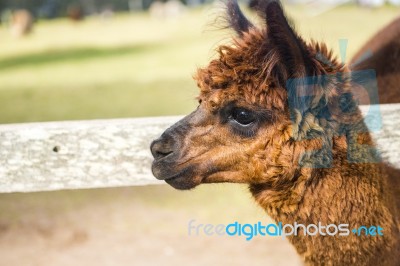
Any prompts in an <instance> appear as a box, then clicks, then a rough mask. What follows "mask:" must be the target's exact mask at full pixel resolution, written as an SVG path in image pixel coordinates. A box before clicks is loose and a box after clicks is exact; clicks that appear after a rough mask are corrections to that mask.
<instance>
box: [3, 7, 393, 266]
mask: <svg viewBox="0 0 400 266" xmlns="http://www.w3.org/2000/svg"><path fill="white" fill-rule="evenodd" d="M398 4H399V3H398V2H396V0H391V1H389V2H388V1H381V0H362V1H358V2H357V1H343V0H326V1H296V0H290V1H287V2H284V5H285V7H286V10H287V12H288V14H289V16H290V17H292V18H293V20H294V22H295V25H296V28H297V30H298V31H299V32H300V33H301V35H302V36H303V37H305V38H306V39H308V40H310V39H311V38H313V39H316V40H320V41H324V42H326V43H327V44H328V46H329V47H331V48H332V49H334V50H335V52H336V54H337V55H339V54H340V56H341V57H342V58H343V60H344V61H348V60H350V58H351V56H352V55H353V54H354V53H355V52H356V51H357V49H359V48H360V47H361V45H362V44H363V43H365V42H366V41H367V39H368V38H369V37H371V36H372V35H373V34H374V33H375V32H376V31H377V30H378V29H380V28H382V27H383V26H385V25H386V24H388V23H389V22H390V21H392V20H393V19H394V18H396V17H397V16H398V14H399V8H398V7H397V5H398ZM241 5H242V6H243V7H244V9H245V12H246V13H247V14H248V15H249V17H250V18H252V19H253V20H255V21H258V19H257V18H256V17H255V15H254V14H253V13H252V12H251V11H249V10H248V9H247V8H246V7H247V5H248V3H247V2H241ZM222 13H223V10H222V9H221V6H220V5H219V4H217V3H215V2H211V1H209V0H187V1H183V2H180V1H174V0H171V1H168V2H156V1H154V0H71V1H69V0H0V14H1V15H0V123H2V124H5V123H24V122H38V121H57V120H76V119H104V118H122V117H142V116H163V115H183V114H187V113H189V112H190V111H191V110H192V109H193V108H195V106H196V101H195V100H194V97H195V96H196V94H197V89H196V86H195V83H194V82H193V81H192V78H191V76H192V74H193V73H194V72H195V70H196V68H197V67H201V66H205V65H206V64H207V62H208V61H210V60H211V59H212V58H214V57H215V56H216V52H215V48H216V47H218V45H220V44H222V43H227V42H229V39H230V37H231V36H232V33H231V32H230V31H229V30H216V27H215V25H214V24H215V23H214V22H215V20H216V18H217V17H218V16H219V15H221V14H222ZM259 23H261V22H259ZM339 39H347V40H348V46H347V50H346V51H345V52H344V53H343V52H342V53H339ZM192 219H195V220H196V222H195V223H196V224H199V223H204V224H205V223H215V224H218V223H230V222H234V221H240V222H257V221H265V222H271V220H270V219H269V218H268V217H267V216H266V215H265V214H264V212H263V210H261V209H260V208H258V206H257V205H256V203H255V202H254V201H253V200H252V198H251V195H250V193H248V192H247V190H246V187H244V186H241V185H233V184H225V185H221V184H219V185H203V186H200V187H198V188H196V189H195V190H193V191H190V192H188V191H186V192H182V191H175V190H173V189H172V188H170V187H169V186H166V185H157V186H155V185H154V186H143V187H130V188H108V189H93V190H75V191H56V192H41V193H28V194H20V193H11V194H0V265H7V266H9V265H89V266H90V265H183V264H189V265H215V264H222V265H223V264H228V263H229V265H299V259H298V258H297V256H296V253H295V251H294V250H293V249H292V247H291V246H290V245H289V244H288V243H287V242H286V240H285V239H281V238H272V237H264V238H262V237H256V238H255V239H253V240H251V241H246V240H245V239H244V238H241V237H237V238H232V237H201V236H189V235H188V222H189V221H190V220H192Z"/></svg>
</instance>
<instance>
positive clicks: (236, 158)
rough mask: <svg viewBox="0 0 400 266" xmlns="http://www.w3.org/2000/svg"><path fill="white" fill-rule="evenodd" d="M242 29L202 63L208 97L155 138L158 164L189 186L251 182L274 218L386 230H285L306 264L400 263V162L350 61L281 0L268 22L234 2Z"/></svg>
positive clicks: (265, 13)
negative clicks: (389, 156) (359, 94)
mask: <svg viewBox="0 0 400 266" xmlns="http://www.w3.org/2000/svg"><path fill="white" fill-rule="evenodd" d="M227 13H228V18H227V21H228V23H229V25H230V27H231V28H233V29H234V30H235V32H236V33H237V36H236V37H234V38H233V40H232V43H231V44H230V45H222V46H220V47H219V48H218V54H219V56H218V58H216V59H214V60H212V61H211V62H210V63H209V65H208V66H207V67H206V68H202V69H199V70H198V72H197V74H196V76H195V80H196V81H197V85H198V87H199V89H200V95H199V96H198V101H199V106H198V108H197V109H196V110H195V111H193V112H192V113H191V114H189V115H188V116H186V117H185V118H183V119H182V120H180V121H179V122H177V123H176V124H174V125H173V126H171V127H170V128H169V129H167V130H166V131H165V132H164V133H163V134H162V135H161V137H160V138H158V139H157V140H155V141H153V143H152V144H151V147H150V149H151V152H152V154H153V156H154V161H153V164H152V172H153V174H154V176H155V177H156V178H157V179H159V180H165V182H166V183H167V184H169V185H171V186H172V187H174V188H176V189H180V190H185V189H192V188H194V187H196V186H198V185H199V184H202V183H221V182H231V183H245V184H248V185H249V190H250V192H251V193H252V195H253V197H254V198H255V200H256V201H257V202H258V203H259V205H260V206H261V207H262V208H264V209H265V210H266V212H267V214H268V215H269V216H271V217H272V218H273V219H274V220H275V221H276V222H282V223H283V224H294V223H295V222H296V223H302V224H304V225H309V224H318V223H321V224H322V225H329V224H336V225H338V224H341V223H346V224H348V225H349V228H350V229H353V228H359V227H360V226H380V227H381V228H383V235H381V236H371V235H365V234H362V235H355V234H352V233H349V234H348V235H346V236H339V235H335V236H326V235H323V234H319V233H318V234H317V235H314V236H310V235H307V236H306V235H305V234H304V231H302V230H300V231H299V233H298V235H297V236H293V235H292V236H287V238H288V240H289V241H290V242H291V243H292V244H293V245H294V247H295V248H296V250H297V252H298V254H299V255H300V256H301V257H302V258H303V259H304V262H305V263H306V264H307V265H399V264H400V225H399V221H400V212H399V211H400V197H399V196H398V195H399V193H400V182H399V177H400V173H399V171H398V170H396V169H394V168H391V167H389V166H388V165H386V164H385V163H383V162H381V161H380V159H379V155H378V154H377V151H376V149H375V147H374V144H373V142H372V139H371V136H370V134H369V133H368V130H367V128H366V125H365V123H364V120H363V117H362V115H361V113H360V110H359V108H358V106H357V105H356V101H355V99H354V97H353V96H352V93H351V91H352V86H353V80H352V79H351V78H352V76H351V75H350V73H349V72H348V67H347V66H345V65H343V64H341V63H339V61H338V60H337V59H336V58H334V57H333V56H332V52H331V51H330V50H328V48H327V47H326V46H325V45H324V44H321V43H317V42H314V41H312V42H309V43H307V42H306V41H304V40H303V39H302V38H301V37H300V36H299V35H298V34H297V33H296V32H295V31H294V30H293V27H292V26H291V25H290V23H289V22H288V20H287V19H286V17H285V14H284V11H283V9H282V7H281V5H280V4H279V3H278V2H276V1H270V2H268V3H266V4H265V5H264V7H260V9H259V12H258V13H259V14H260V15H261V16H262V18H263V19H264V21H265V24H266V26H265V28H261V29H260V28H258V27H256V26H254V25H253V24H252V23H251V22H250V21H248V20H247V18H246V17H245V16H244V15H243V13H242V12H241V10H240V8H239V6H238V4H237V3H236V2H235V1H233V0H231V1H228V2H227Z"/></svg>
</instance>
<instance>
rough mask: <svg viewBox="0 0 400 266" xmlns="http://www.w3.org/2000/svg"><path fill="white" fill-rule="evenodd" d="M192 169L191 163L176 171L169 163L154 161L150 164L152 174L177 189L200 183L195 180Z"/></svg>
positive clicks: (191, 186)
mask: <svg viewBox="0 0 400 266" xmlns="http://www.w3.org/2000/svg"><path fill="white" fill-rule="evenodd" d="M194 169H195V167H194V166H193V165H191V166H187V167H185V168H183V169H182V170H180V171H178V172H176V170H175V169H173V167H171V165H163V164H159V163H157V161H154V162H153V165H152V172H153V175H154V176H155V177H156V178H157V179H159V180H164V181H165V182H166V183H167V184H168V185H170V186H172V187H173V188H175V189H179V190H187V189H191V188H194V187H196V186H197V185H199V184H200V183H201V181H200V182H198V181H197V180H196V178H195V174H194V173H195V171H194ZM174 170H175V171H174Z"/></svg>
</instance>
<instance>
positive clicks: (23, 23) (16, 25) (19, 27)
mask: <svg viewBox="0 0 400 266" xmlns="http://www.w3.org/2000/svg"><path fill="white" fill-rule="evenodd" d="M33 22H34V20H33V16H32V15H31V13H30V12H29V11H28V10H25V9H20V10H16V11H14V12H13V13H12V15H11V20H10V27H11V33H12V34H13V35H14V36H16V37H20V36H24V35H28V34H29V33H31V32H32V29H33Z"/></svg>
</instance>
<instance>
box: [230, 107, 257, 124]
mask: <svg viewBox="0 0 400 266" xmlns="http://www.w3.org/2000/svg"><path fill="white" fill-rule="evenodd" d="M231 117H232V119H233V120H235V121H236V122H237V123H239V124H241V125H243V126H247V125H250V124H251V123H253V122H254V121H255V120H256V118H255V116H254V114H253V113H252V112H251V111H249V110H246V109H243V108H236V109H233V111H232V115H231Z"/></svg>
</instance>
